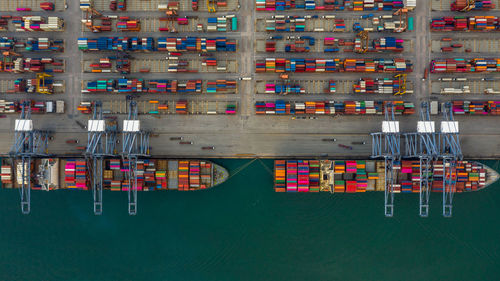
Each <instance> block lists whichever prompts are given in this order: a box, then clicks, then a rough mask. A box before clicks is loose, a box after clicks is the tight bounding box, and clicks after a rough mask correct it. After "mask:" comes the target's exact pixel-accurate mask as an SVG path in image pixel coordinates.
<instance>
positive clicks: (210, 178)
mask: <svg viewBox="0 0 500 281" xmlns="http://www.w3.org/2000/svg"><path fill="white" fill-rule="evenodd" d="M32 163H33V164H32V166H31V167H29V169H30V174H31V176H30V177H31V179H30V180H31V189H32V190H47V191H49V190H57V189H68V190H70V189H72V190H89V189H92V188H91V182H90V173H89V171H90V170H91V169H89V166H88V164H87V162H86V161H85V159H81V158H42V159H36V160H34V161H33V162H32ZM103 167H104V170H103V189H104V190H111V191H128V189H129V182H128V179H127V178H126V174H127V171H128V163H127V161H126V160H122V159H105V160H104V163H103ZM26 168H28V167H26ZM0 176H1V187H2V188H20V186H21V184H22V180H23V179H22V164H21V163H20V161H16V162H15V165H12V164H11V162H10V160H9V159H5V158H4V159H2V167H1V175H0ZM228 177H229V173H228V171H227V170H226V169H225V168H223V167H222V166H219V165H217V164H215V163H213V162H210V161H206V160H175V159H155V158H150V159H141V160H138V161H137V190H138V191H156V190H179V191H193V190H202V189H208V188H212V187H214V186H217V185H220V184H221V183H223V182H225V181H226V180H227V179H228ZM26 180H27V179H25V182H26Z"/></svg>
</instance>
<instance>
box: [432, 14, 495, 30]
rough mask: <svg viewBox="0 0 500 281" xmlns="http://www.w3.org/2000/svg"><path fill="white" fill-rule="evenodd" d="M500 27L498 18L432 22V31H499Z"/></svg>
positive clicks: (464, 17) (454, 19) (436, 20)
mask: <svg viewBox="0 0 500 281" xmlns="http://www.w3.org/2000/svg"><path fill="white" fill-rule="evenodd" d="M499 25H500V22H499V19H498V17H496V16H472V17H466V16H454V17H442V18H435V19H432V21H431V30H432V31H498V27H499Z"/></svg>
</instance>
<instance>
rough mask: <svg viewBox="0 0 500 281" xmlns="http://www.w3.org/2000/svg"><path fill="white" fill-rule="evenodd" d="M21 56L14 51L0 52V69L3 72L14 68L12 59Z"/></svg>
mask: <svg viewBox="0 0 500 281" xmlns="http://www.w3.org/2000/svg"><path fill="white" fill-rule="evenodd" d="M20 57H22V56H21V55H20V54H18V53H16V52H14V51H5V52H2V62H1V68H0V70H2V71H5V72H11V71H13V70H14V60H15V59H17V58H20Z"/></svg>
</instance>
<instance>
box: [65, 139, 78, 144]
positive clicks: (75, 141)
mask: <svg viewBox="0 0 500 281" xmlns="http://www.w3.org/2000/svg"><path fill="white" fill-rule="evenodd" d="M66 143H70V144H73V143H79V141H78V140H66Z"/></svg>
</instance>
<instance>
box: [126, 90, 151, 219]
mask: <svg viewBox="0 0 500 281" xmlns="http://www.w3.org/2000/svg"><path fill="white" fill-rule="evenodd" d="M127 100H128V118H127V119H126V120H123V128H122V131H123V134H122V136H123V141H122V159H123V161H124V162H128V171H127V176H126V178H127V180H128V213H129V215H135V214H137V160H138V159H139V158H144V157H148V156H149V132H146V131H143V130H141V128H140V127H141V126H140V121H139V120H137V102H136V101H134V100H133V99H132V98H129V97H127Z"/></svg>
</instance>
